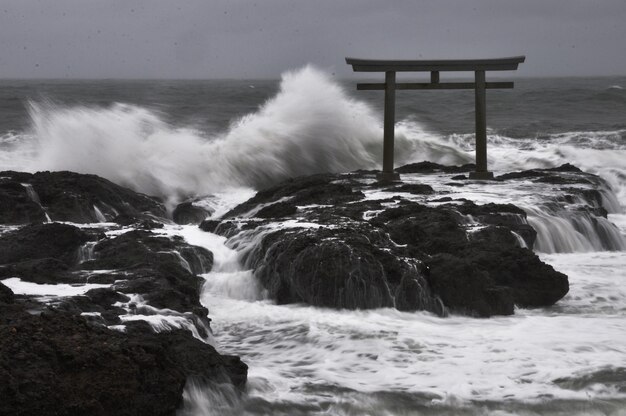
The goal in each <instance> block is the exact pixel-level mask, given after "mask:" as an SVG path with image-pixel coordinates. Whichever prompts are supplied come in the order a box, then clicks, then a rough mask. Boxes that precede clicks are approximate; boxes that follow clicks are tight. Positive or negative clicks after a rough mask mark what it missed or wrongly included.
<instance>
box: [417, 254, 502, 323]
mask: <svg viewBox="0 0 626 416" xmlns="http://www.w3.org/2000/svg"><path fill="white" fill-rule="evenodd" d="M428 265H429V271H430V272H429V275H428V282H429V284H430V285H431V287H432V289H433V291H434V292H435V293H437V294H438V295H439V297H440V298H441V300H442V302H443V304H444V305H446V306H447V307H448V308H449V309H450V310H451V311H453V312H456V313H463V314H467V315H474V316H478V317H489V316H492V315H512V314H513V311H514V305H513V298H512V295H511V291H510V289H509V288H506V287H502V286H497V285H496V284H495V282H494V281H493V279H491V277H490V275H489V273H487V272H486V271H484V270H480V269H477V268H476V267H474V266H473V265H472V264H471V263H470V262H468V261H467V260H465V259H463V258H459V257H457V256H453V255H450V254H445V253H441V254H436V255H435V256H433V257H432V258H431V259H430V260H429V261H428Z"/></svg>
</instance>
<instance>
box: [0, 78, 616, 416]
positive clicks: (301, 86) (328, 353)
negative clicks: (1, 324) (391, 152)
mask: <svg viewBox="0 0 626 416" xmlns="http://www.w3.org/2000/svg"><path fill="white" fill-rule="evenodd" d="M511 78H512V79H514V80H515V76H514V75H513V76H512V77H511ZM515 82H516V85H515V88H514V89H513V90H502V91H498V90H489V91H488V92H487V125H488V156H489V167H490V169H491V170H493V171H494V172H496V173H497V174H500V173H505V172H511V171H518V170H525V169H531V168H549V167H555V166H559V165H561V164H564V163H571V164H573V165H575V166H577V167H579V168H581V169H582V170H584V171H587V172H591V173H594V174H597V175H599V176H600V177H602V178H603V179H604V180H606V182H607V184H608V186H607V189H604V190H602V192H603V203H604V207H605V208H606V209H607V211H608V213H609V214H608V221H607V223H610V224H607V225H606V227H607V229H609V228H610V230H612V231H611V232H612V233H613V234H610V233H609V234H610V237H607V236H606V235H604V236H598V235H595V234H594V233H593V231H592V228H591V227H586V226H585V224H582V225H581V224H580V223H574V222H572V221H571V219H568V218H563V217H560V216H559V213H557V212H552V211H550V210H548V209H546V208H545V207H542V206H539V205H538V204H537V200H538V199H540V197H541V196H542V195H543V194H546V193H550V192H558V190H557V189H556V188H554V189H553V188H551V187H549V186H545V187H540V188H539V187H536V188H532V187H530V188H524V189H522V188H520V189H503V188H502V187H501V186H497V185H496V184H474V185H471V186H466V187H463V188H459V189H451V188H450V189H447V188H445V186H446V185H445V184H442V183H440V182H439V179H438V177H437V176H431V177H428V178H419V180H420V181H422V182H424V183H428V184H429V185H431V186H433V188H435V189H436V190H440V189H444V188H445V190H446V191H449V192H454V193H456V194H458V195H457V196H460V197H466V198H468V199H471V200H474V201H476V202H477V203H488V202H503V203H506V202H511V203H514V204H516V205H518V206H519V207H521V208H522V209H524V210H525V211H526V212H527V214H528V216H529V219H528V221H529V223H530V224H531V225H532V226H533V227H534V228H535V229H536V230H537V231H538V233H539V235H538V240H537V244H536V246H535V251H536V252H537V254H538V255H539V256H540V257H541V259H542V260H544V261H546V262H548V263H549V264H551V265H553V266H554V267H555V268H556V269H557V270H559V271H561V272H563V273H565V274H567V275H568V276H569V279H570V292H569V294H568V295H567V296H566V297H565V298H563V299H562V300H561V301H559V302H558V303H557V304H556V305H555V306H554V307H551V308H544V309H528V310H526V309H518V310H516V313H515V315H513V316H506V317H495V318H489V319H478V318H470V317H465V316H456V315H451V316H448V317H445V318H441V317H438V316H435V315H433V314H430V313H426V312H417V313H406V312H399V311H397V310H394V309H376V310H368V311H343V310H332V309H324V308H316V307H310V306H304V305H288V306H285V305H280V306H279V305H276V304H274V303H273V302H271V301H270V300H268V299H266V298H265V297H264V291H263V288H262V287H260V285H259V284H258V283H257V282H256V281H255V279H254V276H253V275H252V272H251V271H250V270H246V269H245V267H244V266H243V265H242V264H241V261H240V257H241V253H242V252H243V251H245V250H246V249H249V246H250V244H253V243H254V241H226V239H225V238H224V237H220V236H217V235H214V234H211V233H206V232H202V231H200V230H199V229H198V228H197V227H195V226H171V227H166V228H165V229H164V231H163V233H165V234H168V235H181V236H183V237H184V238H185V239H186V240H187V241H188V242H189V243H191V244H195V245H199V246H203V247H206V248H209V249H210V250H211V251H212V252H213V253H214V255H215V266H214V269H213V271H212V272H211V273H208V274H206V275H204V277H205V279H206V284H205V287H204V292H203V293H204V294H203V303H204V304H205V306H207V307H208V308H209V311H210V318H211V319H212V328H213V332H214V334H213V339H212V340H211V342H213V343H214V344H215V345H216V346H217V348H218V349H219V350H220V351H221V352H226V353H229V354H235V355H239V356H241V357H242V360H243V361H244V362H246V363H247V364H248V365H249V376H248V387H247V391H246V394H245V395H244V396H243V397H238V396H237V395H236V394H234V392H232V391H230V390H229V389H228V388H226V387H220V386H203V385H197V384H193V383H189V384H188V386H187V388H186V390H185V403H184V408H183V409H182V410H181V415H194V416H199V415H209V414H253V415H265V414H267V415H309V414H311V415H313V414H315V415H321V414H328V415H363V414H367V415H421V414H425V415H430V414H433V415H444V414H455V415H456V414H460V415H510V414H521V415H537V414H540V415H573V414H578V415H588V414H591V415H596V414H597V415H626V89H625V88H626V77H604V78H550V79H547V78H546V79H540V78H537V79H519V80H515ZM355 84H356V81H345V80H336V79H335V78H334V77H333V76H332V75H331V74H328V73H325V72H323V71H321V70H318V69H315V68H311V67H305V68H302V69H300V70H297V71H292V72H287V73H285V74H284V75H283V77H282V79H281V80H274V81H271V80H209V81H174V80H172V81H166V80H155V81H152V80H143V81H134V80H128V81H123V80H100V81H91V80H2V81H0V171H1V170H16V171H29V172H34V171H39V170H71V171H76V172H80V173H93V174H97V175H100V176H102V177H105V178H107V179H109V180H111V181H113V182H115V183H117V184H120V185H123V186H126V187H129V188H131V189H134V190H136V191H139V192H143V193H146V194H149V195H155V196H159V197H161V198H162V199H163V200H164V201H165V202H166V204H167V205H168V207H169V208H170V209H171V208H173V207H174V206H176V204H177V203H179V202H181V201H183V200H186V199H188V198H200V199H202V198H205V203H206V204H207V205H208V206H210V207H211V208H212V209H214V210H215V212H214V213H213V217H214V218H218V217H219V215H221V214H224V213H225V212H226V211H227V210H228V209H229V208H231V207H233V206H235V205H236V204H238V203H240V202H243V201H245V200H246V199H248V198H250V197H251V196H252V195H254V192H255V190H258V189H262V188H264V187H266V186H269V185H272V184H275V183H278V182H280V181H282V180H284V179H287V178H290V177H294V176H299V175H307V174H313V173H318V172H328V171H331V172H348V171H352V170H356V169H375V168H380V161H381V152H382V104H383V95H382V93H381V92H361V91H356V88H355ZM473 100H474V96H473V92H472V91H429V92H419V91H400V92H398V94H397V111H396V115H397V124H396V165H397V166H400V165H401V164H404V163H409V162H417V161H422V160H429V161H432V162H437V163H441V164H462V163H468V162H472V161H473V158H474V154H473V130H474V104H473ZM415 180H417V179H415ZM589 221H592V220H591V219H590V220H589ZM613 231H614V232H613ZM609 240H610V241H609ZM12 289H14V291H16V293H18V292H20V290H21V293H28V290H29V289H28V288H21V289H20V288H19V287H14V288H12ZM56 295H59V293H58V291H57V293H56ZM208 409H211V410H210V411H209V410H208Z"/></svg>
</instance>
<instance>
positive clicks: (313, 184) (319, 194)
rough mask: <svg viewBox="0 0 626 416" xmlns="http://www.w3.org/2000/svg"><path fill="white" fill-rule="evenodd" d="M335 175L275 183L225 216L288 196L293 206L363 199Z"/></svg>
mask: <svg viewBox="0 0 626 416" xmlns="http://www.w3.org/2000/svg"><path fill="white" fill-rule="evenodd" d="M341 180H342V178H341V177H340V176H338V175H331V174H320V175H311V176H304V177H299V178H295V179H290V180H288V181H285V182H283V183H281V184H279V185H277V186H274V187H271V188H268V189H265V190H262V191H259V192H257V194H256V195H255V196H254V197H252V198H250V199H249V200H248V201H246V202H244V203H242V204H240V205H238V206H237V207H235V208H234V209H232V210H231V211H230V212H228V213H226V214H225V215H224V218H229V217H234V216H244V215H245V214H247V213H248V212H250V211H251V210H253V209H254V208H257V207H258V206H259V205H260V204H267V203H275V202H284V200H286V199H288V200H289V202H290V203H291V204H293V205H296V206H298V205H300V206H301V205H311V204H318V205H336V204H341V203H346V202H351V201H356V200H359V199H362V198H363V196H364V195H363V193H362V192H361V191H356V190H354V189H353V188H352V186H351V185H350V184H347V183H342V181H341Z"/></svg>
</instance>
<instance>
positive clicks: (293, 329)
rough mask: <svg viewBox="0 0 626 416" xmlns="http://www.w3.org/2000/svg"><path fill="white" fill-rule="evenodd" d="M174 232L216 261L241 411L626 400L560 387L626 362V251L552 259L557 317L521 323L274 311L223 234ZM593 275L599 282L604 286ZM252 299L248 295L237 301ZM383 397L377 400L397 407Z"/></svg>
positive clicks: (215, 304)
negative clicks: (402, 397) (558, 276)
mask: <svg viewBox="0 0 626 416" xmlns="http://www.w3.org/2000/svg"><path fill="white" fill-rule="evenodd" d="M176 232H177V233H180V234H181V235H183V236H185V238H186V239H187V240H188V241H189V242H192V243H193V244H197V245H201V246H204V247H206V248H209V249H211V250H214V253H215V254H216V256H215V259H216V271H215V272H212V273H208V274H207V275H205V278H206V281H207V283H206V285H205V291H204V295H203V297H202V301H203V303H204V304H205V305H206V306H208V307H209V308H210V310H211V317H212V319H213V330H214V333H215V337H216V340H217V342H218V344H219V346H220V347H221V349H222V351H223V352H228V353H233V354H238V355H241V356H242V358H243V360H244V361H245V362H247V363H248V365H249V366H250V370H249V383H248V392H247V397H246V398H245V399H244V403H243V404H242V403H239V404H237V407H236V408H237V409H238V410H237V411H238V412H240V411H242V410H241V406H243V407H246V406H247V405H246V403H245V402H246V401H248V402H249V406H252V405H251V404H250V403H256V402H255V400H262V401H263V402H265V403H266V405H267V406H269V408H270V409H273V411H278V410H277V409H281V408H286V409H291V410H290V411H292V412H293V411H296V410H297V409H298V408H299V407H301V406H305V407H307V408H309V411H311V412H312V413H311V414H317V413H318V412H319V413H320V414H321V413H322V412H323V409H328V408H329V406H330V408H334V409H335V410H336V411H339V409H341V408H342V407H345V406H347V407H348V408H352V407H350V405H349V403H350V402H351V401H353V400H356V401H359V400H357V397H358V396H359V395H360V394H370V393H372V394H380V393H381V392H389V394H391V396H392V398H391V400H392V401H393V395H394V394H400V393H402V394H408V395H411V396H412V397H413V398H414V399H413V400H415V402H413V405H416V403H418V402H420V403H422V404H423V405H425V406H428V407H430V408H432V409H437V408H440V407H442V406H443V407H446V406H450V405H453V407H457V406H461V407H463V406H470V407H473V406H477V407H476V410H478V409H480V406H478V405H477V404H476V403H485V402H490V401H495V402H503V401H505V402H510V403H527V404H528V403H530V404H532V403H534V404H537V403H542V402H544V401H545V400H547V399H549V400H554V401H556V400H564V401H569V402H571V403H577V402H578V401H586V400H589V399H592V400H601V399H616V398H621V399H626V394H624V393H619V392H617V391H616V388H615V387H613V386H611V385H592V386H590V387H589V388H584V389H582V390H572V389H567V388H562V387H560V386H559V385H557V384H556V383H554V380H557V379H560V378H565V377H572V376H582V375H586V374H590V373H593V372H594V371H597V370H598V369H613V368H616V367H619V366H620V365H623V364H624V356H625V354H626V325H625V322H624V319H623V316H624V311H625V309H624V307H625V306H626V293H622V292H623V290H621V289H620V288H621V286H623V285H622V283H623V282H622V280H623V278H624V276H623V275H621V273H620V272H618V270H623V269H624V267H626V253H624V252H617V253H595V254H592V255H590V257H585V256H580V255H576V256H572V255H550V256H545V260H547V261H549V262H551V263H553V264H555V265H556V266H557V267H560V268H562V269H563V270H564V271H565V272H568V273H570V282H571V285H572V289H571V291H570V294H569V295H568V296H567V297H566V298H565V299H564V300H563V301H562V302H560V304H559V306H558V307H557V308H554V309H553V310H549V311H544V310H533V311H527V310H518V311H517V313H516V315H515V316H512V317H499V318H491V319H475V318H467V317H462V316H451V317H448V318H439V317H436V316H433V315H430V314H427V313H403V312H399V311H396V310H393V309H380V310H373V311H336V310H329V309H322V308H314V307H306V306H297V305H292V306H277V305H274V304H272V303H271V302H269V301H264V300H259V299H260V298H261V296H260V294H259V293H258V292H256V294H255V293H254V292H255V290H258V288H256V289H254V288H255V287H256V286H255V283H254V281H253V279H252V275H251V273H250V272H249V271H245V270H241V268H240V267H238V266H237V264H238V263H237V257H236V253H234V252H233V251H232V250H230V249H228V248H227V247H225V246H220V243H222V244H223V243H224V239H223V238H222V237H218V236H215V235H212V234H209V233H202V232H198V231H196V230H195V229H194V228H192V227H182V228H179V229H178V230H177V231H176ZM583 266H584V267H583ZM585 267H586V268H585ZM606 270H612V271H613V272H612V273H605V272H604V271H606ZM242 275H244V276H246V279H247V280H245V279H242V278H241V276H242ZM598 275H603V276H604V277H603V278H602V279H600V280H598V279H597V278H596V277H597V276H598ZM229 277H230V278H229ZM599 288H602V289H601V290H599ZM245 291H250V293H249V295H248V296H242V295H241V294H242V293H245ZM233 294H235V296H233ZM620 363H621V364H620ZM194 386H195V387H194V388H195V389H198V386H197V385H194ZM190 388H191V387H190ZM196 393H197V392H196ZM340 393H341V394H340ZM188 394H190V393H189V392H188ZM214 395H215V392H213V393H211V394H209V396H206V395H205V396H202V395H200V396H201V397H204V399H203V400H208V398H207V397H209V398H210V397H213V396H214ZM229 397H230V396H229ZM372 397H375V396H372ZM385 397H386V396H384V395H383V397H382V398H379V401H383V402H384V401H385V400H390V398H389V397H387V398H385ZM370 399H371V398H370ZM229 400H230V399H229ZM372 400H373V402H376V400H374V399H372ZM342 403H343V404H342ZM472 403H474V404H472ZM370 404H371V405H372V406H374V407H372V408H376V406H379V407H380V406H383V407H385V406H387V405H389V403H387V404H385V403H381V402H377V403H370ZM188 406H191V404H189V403H188ZM357 408H358V407H354V408H353V409H357ZM574 408H575V407H574ZM404 410H405V411H408V410H410V407H409V408H407V409H404ZM254 413H255V412H252V411H250V414H254ZM331 413H334V412H331ZM196 414H202V413H196ZM207 414H210V413H207ZM260 414H271V412H270V413H263V412H261V413H260ZM278 414H280V413H278ZM285 414H289V411H287V410H286V413H285Z"/></svg>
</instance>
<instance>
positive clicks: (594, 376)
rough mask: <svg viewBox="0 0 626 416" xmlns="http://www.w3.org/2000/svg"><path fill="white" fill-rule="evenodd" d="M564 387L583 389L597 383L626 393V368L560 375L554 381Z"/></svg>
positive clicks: (608, 368) (609, 368)
mask: <svg viewBox="0 0 626 416" xmlns="http://www.w3.org/2000/svg"><path fill="white" fill-rule="evenodd" d="M552 382H553V383H554V384H556V385H558V386H559V387H561V388H563V389H569V390H583V389H587V388H589V387H592V386H594V385H597V384H602V385H604V386H611V387H613V389H615V390H616V391H618V392H620V393H626V368H624V367H617V368H611V367H607V368H603V369H601V370H598V371H592V372H589V373H586V374H582V375H579V376H572V377H560V378H557V379H555V380H553V381H552Z"/></svg>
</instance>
